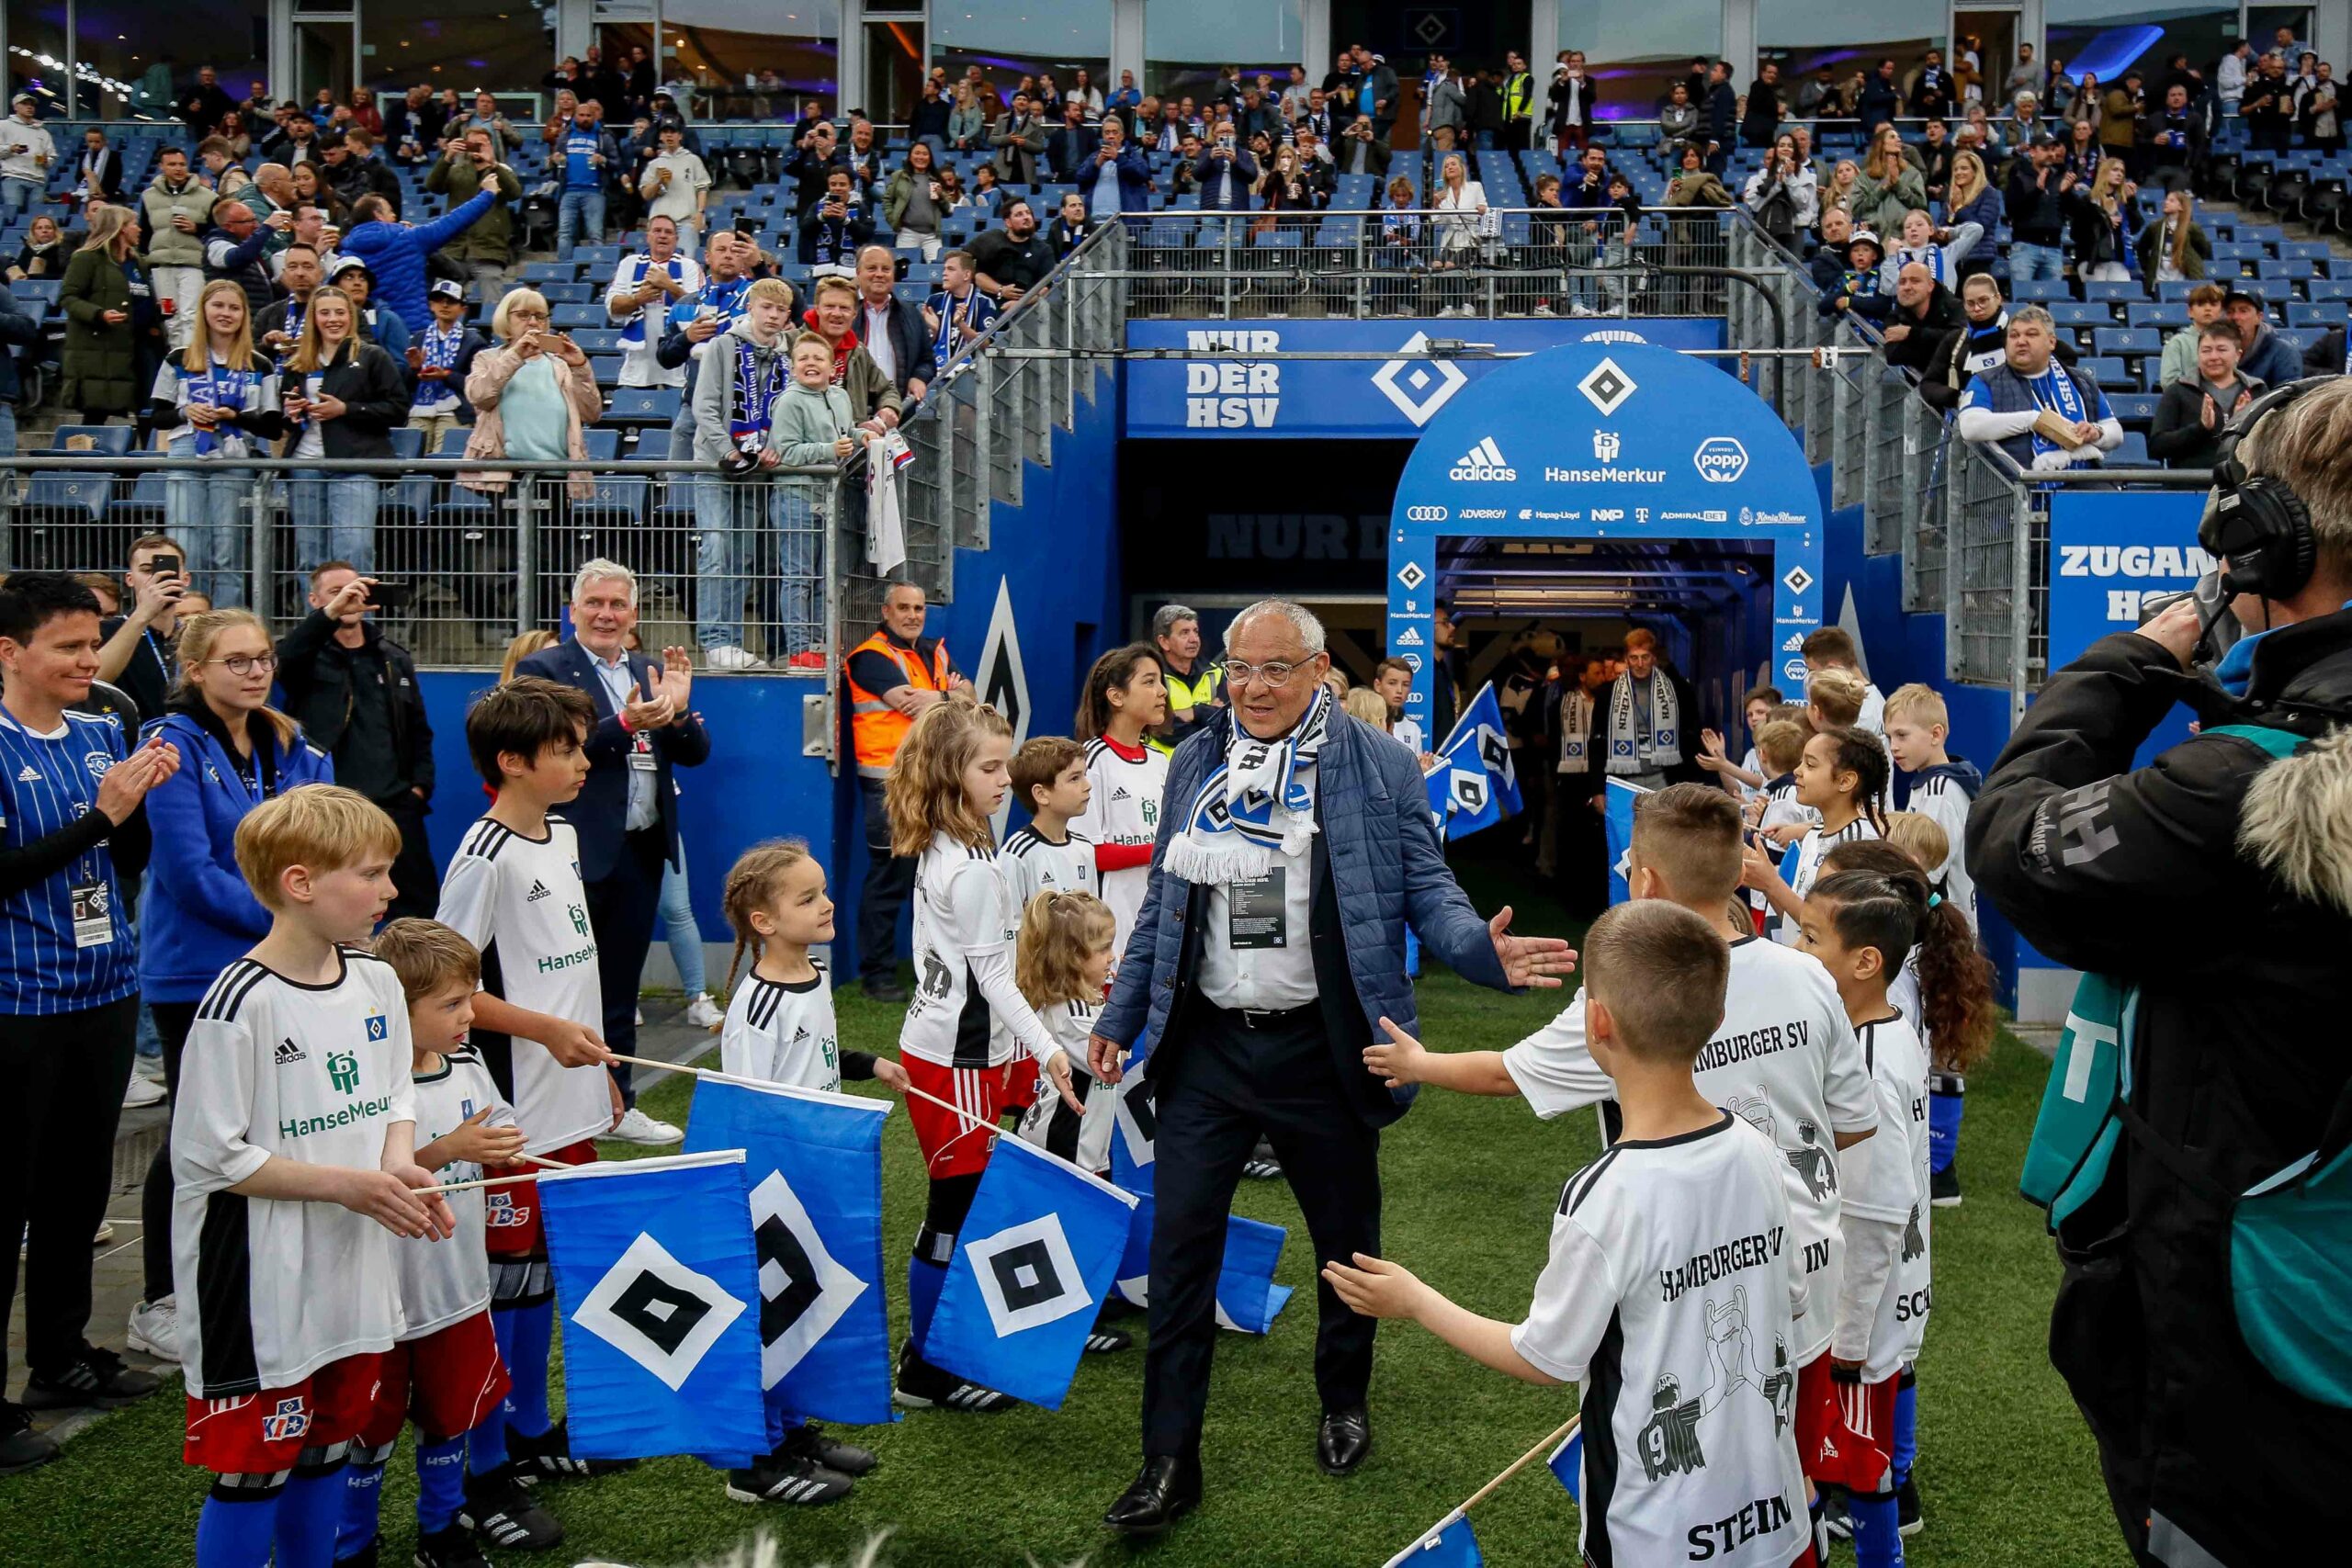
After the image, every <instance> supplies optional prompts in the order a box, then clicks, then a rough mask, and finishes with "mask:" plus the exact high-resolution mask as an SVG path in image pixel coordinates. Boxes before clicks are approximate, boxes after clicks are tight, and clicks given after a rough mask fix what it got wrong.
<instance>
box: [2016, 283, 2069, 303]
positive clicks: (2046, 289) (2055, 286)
mask: <svg viewBox="0 0 2352 1568" xmlns="http://www.w3.org/2000/svg"><path fill="white" fill-rule="evenodd" d="M2074 297H2075V291H2074V289H2073V288H2072V287H2070V286H2069V285H2068V284H2067V282H2066V280H2065V279H2064V278H2063V277H2037V278H2033V279H2030V280H2029V281H2027V282H2022V283H2018V284H2017V285H2015V286H2013V288H2011V290H2010V293H2009V298H2011V299H2015V300H2017V301H2018V302H2019V303H2020V304H2050V303H2052V302H2054V301H2057V300H2071V299H2074Z"/></svg>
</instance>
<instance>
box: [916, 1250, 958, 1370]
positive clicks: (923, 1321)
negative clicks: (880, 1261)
mask: <svg viewBox="0 0 2352 1568" xmlns="http://www.w3.org/2000/svg"><path fill="white" fill-rule="evenodd" d="M955 1251H956V1238H955V1237H954V1236H952V1235H940V1234H939V1233H938V1232H936V1231H934V1230H933V1229H932V1228H931V1227H930V1226H929V1225H925V1226H924V1227H923V1228H922V1231H921V1232H920V1233H919V1234H918V1235H916V1237H915V1250H914V1256H912V1257H911V1258H908V1259H907V1316H908V1332H909V1337H910V1338H911V1339H912V1340H913V1342H914V1347H915V1354H917V1355H918V1356H920V1355H922V1345H923V1340H924V1339H925V1337H928V1336H929V1335H930V1333H931V1314H932V1312H933V1309H934V1308H936V1307H937V1306H938V1305H939V1292H941V1291H942V1290H944V1288H945V1287H946V1284H947V1259H948V1258H951V1257H953V1256H954V1255H955Z"/></svg>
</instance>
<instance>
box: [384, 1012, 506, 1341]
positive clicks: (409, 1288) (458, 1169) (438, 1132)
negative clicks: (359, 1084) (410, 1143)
mask: <svg viewBox="0 0 2352 1568" xmlns="http://www.w3.org/2000/svg"><path fill="white" fill-rule="evenodd" d="M412 1081H413V1083H414V1084H415V1086H416V1146H417V1147H418V1148H420V1149H422V1148H423V1147H424V1145H427V1144H429V1143H431V1142H433V1141H434V1140H435V1138H441V1137H446V1136H447V1135H448V1134H451V1133H454V1132H456V1131H457V1130H458V1127H459V1126H460V1125H462V1124H463V1123H464V1122H466V1121H467V1120H469V1118H471V1117H472V1116H473V1115H474V1114H475V1113H476V1112H478V1111H481V1109H482V1108H483V1107H484V1106H489V1107H492V1111H491V1116H490V1120H489V1121H488V1122H485V1123H483V1124H484V1125H485V1126H491V1127H512V1126H514V1125H515V1108H514V1107H513V1106H511V1105H508V1104H507V1103H506V1100H505V1099H504V1097H503V1096H502V1095H501V1094H500V1093H499V1092H498V1086H497V1085H496V1084H495V1083H493V1082H492V1081H491V1077H490V1068H489V1067H487V1066H484V1065H483V1064H482V1059H481V1053H480V1052H478V1051H476V1050H475V1049H474V1048H473V1047H472V1046H471V1045H469V1046H467V1047H466V1048H465V1049H464V1050H462V1051H453V1052H451V1053H450V1054H449V1055H447V1056H444V1057H442V1058H441V1059H440V1060H439V1062H438V1063H436V1064H435V1066H433V1067H431V1068H429V1069H427V1070H426V1071H424V1072H420V1073H416V1074H414V1075H413V1077H412ZM434 1174H435V1175H436V1176H438V1177H439V1178H440V1179H441V1184H442V1185H443V1186H444V1187H447V1186H450V1185H453V1184H454V1183H457V1182H460V1181H473V1180H476V1179H479V1178H480V1177H481V1167H480V1166H478V1165H476V1164H474V1163H473V1162H472V1161H470V1160H452V1161H450V1162H449V1163H448V1164H447V1165H445V1166H443V1167H441V1168H439V1169H438V1170H436V1171H435V1173H434ZM486 1196H487V1194H485V1193H484V1191H483V1190H482V1189H481V1188H479V1187H475V1188H469V1189H468V1190H465V1191H463V1192H451V1193H449V1194H447V1197H446V1198H445V1200H444V1201H447V1203H448V1205H449V1213H451V1214H452V1215H453V1216H455V1217H456V1219H457V1222H458V1228H457V1230H456V1231H455V1233H454V1234H452V1235H450V1237H449V1239H448V1240H447V1241H399V1242H395V1243H394V1244H393V1257H394V1258H395V1259H396V1260H397V1261H398V1262H399V1264H400V1270H401V1309H402V1313H403V1315H405V1316H406V1317H407V1319H408V1326H407V1328H405V1329H404V1330H402V1331H401V1338H402V1339H422V1338H424V1337H425V1336H426V1335H428V1334H432V1333H435V1332H437V1331H439V1330H441V1329H444V1328H447V1327H448V1326H449V1325H451V1324H453V1323H458V1322H461V1321H462V1320H464V1319H466V1318H469V1317H471V1316H472V1315H473V1314H476V1313H478V1312H487V1311H489V1310H490V1255H489V1254H488V1253H487V1252H485V1251H484V1250H483V1242H484V1238H485V1237H486V1235H487V1234H488V1227H487V1224H485V1221H484V1211H483V1204H484V1201H485V1198H486Z"/></svg>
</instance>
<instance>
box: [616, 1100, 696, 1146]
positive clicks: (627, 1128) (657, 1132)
mask: <svg viewBox="0 0 2352 1568" xmlns="http://www.w3.org/2000/svg"><path fill="white" fill-rule="evenodd" d="M605 1136H606V1137H608V1138H618V1139H619V1140H620V1141H621V1142H622V1143H624V1144H645V1145H650V1146H652V1147H655V1148H659V1147H662V1146H663V1145H669V1144H683V1143H684V1142H685V1141H686V1134H685V1133H684V1131H683V1130H682V1129H680V1128H677V1127H673V1126H672V1125H670V1123H669V1122H656V1121H655V1120H654V1119H653V1118H652V1117H650V1116H648V1115H647V1114H646V1113H645V1112H644V1111H639V1109H638V1108H637V1107H636V1106H634V1105H632V1106H630V1107H629V1108H628V1114H627V1115H625V1116H623V1117H622V1118H621V1122H620V1125H619V1126H617V1127H616V1128H614V1129H613V1130H612V1131H611V1132H609V1133H607V1134H605Z"/></svg>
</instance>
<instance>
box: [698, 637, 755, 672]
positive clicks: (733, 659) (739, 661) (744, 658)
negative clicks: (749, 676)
mask: <svg viewBox="0 0 2352 1568" xmlns="http://www.w3.org/2000/svg"><path fill="white" fill-rule="evenodd" d="M702 661H703V662H704V663H705V664H707V665H709V666H710V667H711V668H712V669H713V670H764V669H766V668H767V667H768V661H767V660H764V659H754V658H753V657H752V655H751V654H750V653H749V652H747V651H745V650H744V649H740V648H737V647H735V646H734V645H733V644H731V643H726V644H721V645H720V646H719V647H718V648H706V649H703V650H702Z"/></svg>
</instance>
